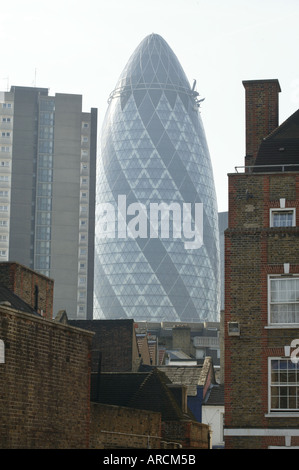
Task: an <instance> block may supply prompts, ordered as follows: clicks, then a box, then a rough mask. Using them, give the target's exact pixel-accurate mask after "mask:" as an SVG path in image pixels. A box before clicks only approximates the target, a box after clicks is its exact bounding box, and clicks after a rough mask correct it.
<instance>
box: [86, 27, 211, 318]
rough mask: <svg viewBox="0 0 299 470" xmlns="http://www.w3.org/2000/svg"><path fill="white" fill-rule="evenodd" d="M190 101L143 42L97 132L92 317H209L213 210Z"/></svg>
mask: <svg viewBox="0 0 299 470" xmlns="http://www.w3.org/2000/svg"><path fill="white" fill-rule="evenodd" d="M199 103H200V100H199V98H198V93H197V92H196V91H195V84H194V85H193V87H192V88H191V87H190V84H189V82H188V80H187V77H186V75H185V73H184V71H183V69H182V67H181V65H180V63H179V61H178V59H177V57H176V56H175V54H174V53H173V51H172V50H171V49H170V47H169V46H168V44H167V43H166V42H165V41H164V39H163V38H162V37H161V36H159V35H156V34H152V35H150V36H147V37H146V38H145V39H144V40H143V41H142V42H141V43H140V45H139V46H138V47H137V49H136V50H135V52H134V53H133V54H132V56H131V58H130V59H129V61H128V63H127V65H126V67H125V69H124V71H123V72H122V74H121V76H120V78H119V81H118V83H117V85H116V88H115V90H114V91H113V92H112V93H111V95H110V98H109V106H108V110H107V113H106V116H105V120H104V123H103V128H102V137H101V156H100V159H99V164H98V167H97V200H96V237H95V296H94V317H95V318H101V319H105V318H106V319H109V318H110V319H113V318H133V319H134V320H135V321H153V322H156V321H187V322H188V321H189V322H192V321H217V320H219V312H220V254H219V232H218V212H217V202H216V193H215V187H214V180H213V171H212V165H211V160H210V155H209V151H208V146H207V142H206V138H205V132H204V128H203V125H202V120H201V116H200V113H199ZM111 208H112V209H111ZM197 210H198V212H197ZM132 216H133V217H132ZM191 226H192V229H191ZM189 229H190V230H189Z"/></svg>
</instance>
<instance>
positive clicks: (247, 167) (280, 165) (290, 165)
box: [235, 157, 299, 173]
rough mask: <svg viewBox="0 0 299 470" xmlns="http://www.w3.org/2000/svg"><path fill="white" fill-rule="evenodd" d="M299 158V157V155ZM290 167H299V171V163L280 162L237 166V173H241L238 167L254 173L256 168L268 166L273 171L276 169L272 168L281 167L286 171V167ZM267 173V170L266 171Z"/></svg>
mask: <svg viewBox="0 0 299 470" xmlns="http://www.w3.org/2000/svg"><path fill="white" fill-rule="evenodd" d="M298 158H299V157H298ZM288 167H298V171H299V163H286V164H285V163H280V164H279V165H271V164H270V165H251V166H235V172H236V173H239V171H238V169H244V172H245V171H246V170H249V171H248V173H253V170H254V169H255V170H256V169H260V168H268V169H270V170H269V171H268V172H270V173H271V172H272V171H275V170H271V169H272V168H277V169H278V168H281V171H282V172H284V171H288V170H287V169H286V168H288ZM265 173H267V172H265Z"/></svg>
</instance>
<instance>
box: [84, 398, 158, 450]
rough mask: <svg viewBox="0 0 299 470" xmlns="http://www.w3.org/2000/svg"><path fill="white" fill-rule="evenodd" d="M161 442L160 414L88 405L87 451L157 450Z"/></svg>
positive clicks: (110, 406)
mask: <svg viewBox="0 0 299 470" xmlns="http://www.w3.org/2000/svg"><path fill="white" fill-rule="evenodd" d="M160 441H161V414H160V413H156V412H152V411H146V410H136V409H134V408H126V407H121V406H113V405H104V404H100V403H92V404H91V428H90V448H93V449H147V448H151V449H160Z"/></svg>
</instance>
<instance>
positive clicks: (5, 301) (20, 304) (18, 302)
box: [0, 284, 40, 317]
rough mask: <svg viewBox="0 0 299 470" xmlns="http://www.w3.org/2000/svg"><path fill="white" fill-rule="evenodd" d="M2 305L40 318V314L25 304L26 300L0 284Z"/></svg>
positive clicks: (0, 302)
mask: <svg viewBox="0 0 299 470" xmlns="http://www.w3.org/2000/svg"><path fill="white" fill-rule="evenodd" d="M1 304H2V305H4V306H7V307H11V308H14V309H15V310H19V311H21V312H25V313H32V314H33V315H37V316H39V317H40V314H39V313H37V312H36V311H35V310H34V309H33V308H32V307H31V306H30V305H29V304H27V303H26V302H24V300H22V299H21V298H20V297H19V296H18V295H16V294H15V293H14V292H12V291H11V290H9V289H8V288H7V287H6V286H4V285H3V284H0V305H1Z"/></svg>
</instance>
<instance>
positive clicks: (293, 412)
mask: <svg viewBox="0 0 299 470" xmlns="http://www.w3.org/2000/svg"><path fill="white" fill-rule="evenodd" d="M273 361H288V362H292V361H291V359H290V358H289V357H281V356H273V357H268V413H269V415H268V416H271V417H288V416H299V363H297V364H294V365H295V367H297V381H295V382H291V381H287V382H280V381H279V382H277V384H276V383H275V382H272V362H273ZM279 370H282V369H279ZM284 384H287V385H284ZM274 387H277V388H278V389H279V388H280V389H281V388H282V387H285V388H290V387H294V388H296V389H297V390H298V391H297V393H296V399H297V404H298V405H297V406H298V408H296V409H295V408H279V407H277V408H275V409H274V408H272V406H271V400H272V389H273V388H274ZM286 397H287V399H288V400H289V398H290V395H289V394H288V395H286Z"/></svg>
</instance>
